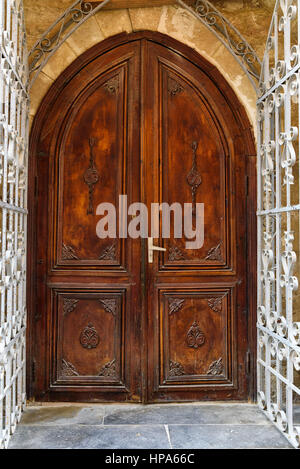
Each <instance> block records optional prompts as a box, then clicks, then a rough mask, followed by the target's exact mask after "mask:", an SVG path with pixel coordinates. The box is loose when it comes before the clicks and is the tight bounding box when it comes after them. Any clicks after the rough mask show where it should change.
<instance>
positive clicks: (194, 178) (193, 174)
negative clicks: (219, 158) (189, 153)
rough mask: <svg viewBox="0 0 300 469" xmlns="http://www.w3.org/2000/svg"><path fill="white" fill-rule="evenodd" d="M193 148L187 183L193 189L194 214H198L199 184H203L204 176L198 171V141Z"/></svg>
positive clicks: (193, 144)
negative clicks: (191, 164)
mask: <svg viewBox="0 0 300 469" xmlns="http://www.w3.org/2000/svg"><path fill="white" fill-rule="evenodd" d="M192 150H193V166H192V169H191V170H190V172H189V173H188V175H187V178H186V180H187V183H188V185H189V186H190V187H191V190H192V203H193V214H194V215H195V214H196V195H197V191H198V188H199V186H200V185H201V184H202V178H201V175H200V173H199V171H198V166H197V150H198V142H193V143H192Z"/></svg>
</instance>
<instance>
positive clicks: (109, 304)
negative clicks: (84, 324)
mask: <svg viewBox="0 0 300 469" xmlns="http://www.w3.org/2000/svg"><path fill="white" fill-rule="evenodd" d="M99 301H100V303H101V304H102V306H103V307H104V309H105V311H106V312H107V313H111V314H112V315H113V316H116V314H117V309H118V303H117V300H115V299H113V298H108V299H104V300H99Z"/></svg>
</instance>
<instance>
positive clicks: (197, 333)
mask: <svg viewBox="0 0 300 469" xmlns="http://www.w3.org/2000/svg"><path fill="white" fill-rule="evenodd" d="M186 343H187V346H188V347H190V348H194V349H198V348H199V347H201V346H202V345H204V343H205V334H204V332H202V331H201V329H200V327H199V324H198V323H197V321H195V322H194V323H193V325H192V326H191V327H190V329H189V331H188V333H187V336H186Z"/></svg>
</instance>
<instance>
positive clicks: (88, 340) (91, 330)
mask: <svg viewBox="0 0 300 469" xmlns="http://www.w3.org/2000/svg"><path fill="white" fill-rule="evenodd" d="M79 341H80V344H81V345H82V347H83V348H86V349H88V350H91V349H94V348H96V347H98V345H99V342H100V337H99V334H98V332H97V331H96V329H95V327H94V326H93V324H91V323H90V324H88V326H87V327H85V328H84V329H83V331H82V332H81V334H80V338H79Z"/></svg>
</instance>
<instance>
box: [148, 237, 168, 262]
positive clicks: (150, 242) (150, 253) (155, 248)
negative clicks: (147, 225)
mask: <svg viewBox="0 0 300 469" xmlns="http://www.w3.org/2000/svg"><path fill="white" fill-rule="evenodd" d="M154 251H163V252H165V251H166V249H165V248H160V247H158V246H154V244H153V238H148V262H149V264H153V252H154Z"/></svg>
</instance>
